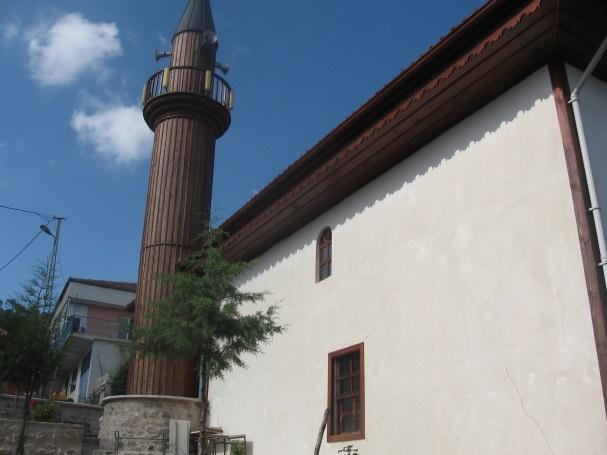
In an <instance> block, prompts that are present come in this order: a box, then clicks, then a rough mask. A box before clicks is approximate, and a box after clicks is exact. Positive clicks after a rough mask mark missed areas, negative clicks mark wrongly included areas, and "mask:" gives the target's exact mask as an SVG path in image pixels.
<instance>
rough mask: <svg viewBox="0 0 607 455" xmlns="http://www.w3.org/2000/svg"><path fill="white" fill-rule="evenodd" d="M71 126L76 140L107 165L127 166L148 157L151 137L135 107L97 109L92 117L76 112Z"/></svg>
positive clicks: (80, 111)
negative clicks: (90, 148) (90, 149)
mask: <svg viewBox="0 0 607 455" xmlns="http://www.w3.org/2000/svg"><path fill="white" fill-rule="evenodd" d="M71 124H72V128H74V130H75V131H76V134H77V135H78V139H79V140H80V141H81V142H82V143H83V144H86V145H90V146H92V147H93V150H94V151H95V153H96V154H97V155H99V156H101V157H102V158H103V159H104V160H106V161H108V162H110V163H113V164H117V165H128V164H132V163H135V162H136V161H139V160H142V159H146V158H148V157H149V156H150V154H151V151H152V141H153V134H152V132H151V131H150V130H149V129H148V127H147V125H146V124H145V122H144V120H143V117H142V115H141V109H140V108H139V107H137V106H123V105H119V106H109V107H100V108H97V109H96V110H95V111H94V112H93V113H91V114H88V113H86V112H84V111H82V110H77V111H75V112H74V114H73V116H72V122H71Z"/></svg>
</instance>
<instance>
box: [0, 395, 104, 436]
mask: <svg viewBox="0 0 607 455" xmlns="http://www.w3.org/2000/svg"><path fill="white" fill-rule="evenodd" d="M59 406H60V412H59V414H60V416H59V420H60V421H61V422H62V423H71V424H77V425H83V426H84V432H85V433H86V434H88V435H94V436H97V435H98V434H99V418H100V417H101V416H102V415H103V407H101V406H93V405H88V404H79V403H69V402H63V401H61V402H59ZM22 410H23V397H15V396H14V395H3V394H0V419H20V418H21V417H22V415H23V413H22Z"/></svg>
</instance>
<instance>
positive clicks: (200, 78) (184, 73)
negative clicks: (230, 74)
mask: <svg viewBox="0 0 607 455" xmlns="http://www.w3.org/2000/svg"><path fill="white" fill-rule="evenodd" d="M168 93H191V94H196V95H202V96H204V97H205V98H208V99H210V100H212V101H215V102H216V103H218V104H220V105H221V106H223V107H224V108H225V109H227V110H228V111H232V109H233V107H234V92H233V91H232V88H231V87H230V84H228V83H227V81H226V80H225V79H223V78H222V77H221V76H219V75H217V74H213V72H211V71H204V70H202V69H200V68H196V67H190V66H176V67H171V68H165V69H163V70H160V71H158V72H157V73H156V74H154V75H153V76H152V77H151V78H150V79H149V80H148V82H147V84H146V85H145V86H144V88H143V94H142V97H141V104H142V105H146V104H147V103H148V102H150V101H152V100H153V99H154V98H157V97H159V96H161V95H165V94H168Z"/></svg>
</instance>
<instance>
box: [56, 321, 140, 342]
mask: <svg viewBox="0 0 607 455" xmlns="http://www.w3.org/2000/svg"><path fill="white" fill-rule="evenodd" d="M57 332H58V337H57V341H56V343H55V345H56V346H57V348H61V347H62V346H63V345H65V343H67V341H68V340H69V338H70V337H71V336H72V335H74V334H81V335H89V336H98V337H102V338H109V339H112V340H124V341H129V340H130V339H131V324H130V322H127V321H126V320H123V321H107V320H104V319H95V318H89V317H83V316H68V317H66V318H65V319H64V320H63V321H62V323H61V325H60V326H59V327H58V330H57Z"/></svg>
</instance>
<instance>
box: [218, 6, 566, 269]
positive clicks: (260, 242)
mask: <svg viewBox="0 0 607 455" xmlns="http://www.w3.org/2000/svg"><path fill="white" fill-rule="evenodd" d="M554 10H555V4H554V2H552V1H541V0H537V1H532V2H527V3H526V4H525V6H524V8H521V9H520V10H518V11H516V14H513V15H512V16H509V17H506V18H504V19H503V20H502V22H501V23H500V24H498V26H497V27H494V30H492V31H491V33H488V34H487V35H485V36H484V37H483V38H482V39H478V37H477V43H476V45H475V46H473V47H472V48H471V49H469V50H468V52H467V53H466V54H463V55H461V56H458V57H457V58H456V59H455V61H453V62H452V65H451V66H449V67H446V68H444V69H443V70H442V71H440V72H438V73H437V74H435V75H434V77H432V78H427V79H428V82H427V83H426V84H425V85H423V86H421V87H418V89H417V90H416V91H414V92H411V93H410V96H408V97H406V98H405V99H404V100H403V99H401V100H400V104H399V105H398V106H397V107H396V109H392V111H391V112H388V113H387V114H386V113H385V114H384V116H383V117H382V118H380V119H379V120H378V121H376V122H375V123H374V124H372V125H371V126H370V127H368V128H367V129H366V130H363V131H362V132H360V131H359V134H358V136H357V137H356V138H355V139H354V140H353V141H350V143H349V144H347V145H345V146H344V147H342V148H341V150H338V151H336V152H334V153H333V154H332V155H331V156H330V157H329V158H328V159H327V160H326V161H325V162H324V163H322V166H319V167H317V168H316V169H315V170H314V171H313V172H310V173H309V174H308V175H307V176H306V177H305V178H304V179H303V180H302V181H300V182H298V184H296V185H292V186H291V187H290V188H286V189H285V190H284V191H278V190H277V194H276V195H275V200H274V202H273V203H272V204H269V206H268V207H266V208H264V210H262V211H261V212H260V213H259V214H257V215H256V216H252V217H251V218H250V219H244V218H241V219H240V220H235V219H232V220H228V222H227V223H226V224H224V226H222V229H224V230H225V231H226V232H228V233H229V234H230V237H229V238H228V240H227V241H226V242H225V243H224V252H225V254H226V256H227V257H229V258H231V259H252V258H253V257H255V256H257V255H258V254H260V253H261V252H262V251H263V250H265V249H266V248H267V247H269V246H271V244H273V243H276V242H277V241H279V240H280V239H282V238H285V237H286V236H287V235H289V234H290V233H292V232H294V231H295V230H296V229H297V228H298V227H301V226H302V225H303V224H305V222H306V220H308V221H309V220H310V219H312V218H314V217H316V216H318V215H319V214H321V213H322V212H323V211H325V210H327V209H328V208H330V207H331V206H333V205H335V204H336V203H338V202H339V201H340V200H343V199H344V198H345V197H347V195H348V194H349V193H351V192H352V191H354V190H355V189H357V188H359V187H361V186H362V185H364V184H365V183H367V182H368V181H370V180H372V179H373V178H375V177H377V176H378V175H380V174H381V173H383V172H385V171H386V170H387V169H386V167H385V166H384V167H383V168H382V167H381V166H378V167H377V168H372V169H371V170H372V171H373V172H368V178H367V179H366V180H365V179H363V180H361V181H360V182H356V183H355V184H350V185H348V182H347V180H348V179H347V178H346V176H345V175H347V173H345V172H344V171H343V169H340V168H339V167H338V166H335V165H336V161H340V160H341V162H342V163H343V164H342V166H346V165H347V164H348V161H349V160H351V159H353V158H352V155H354V154H355V153H353V152H352V151H353V150H355V151H356V150H358V151H359V149H364V148H368V147H369V146H370V145H372V143H373V142H374V141H377V140H383V141H386V140H389V139H390V134H397V133H393V131H394V129H393V128H394V127H395V125H397V124H399V123H401V124H402V123H403V122H406V121H409V122H410V123H411V124H414V126H417V127H418V128H419V125H418V124H423V122H429V120H428V118H427V116H426V117H424V116H420V118H418V119H413V118H412V117H411V116H412V115H413V114H415V113H418V114H419V112H423V109H424V108H425V107H427V103H428V102H429V101H431V100H433V99H435V98H436V97H437V96H443V99H445V101H444V103H448V102H449V96H450V95H449V93H450V92H449V89H451V90H452V92H451V99H453V96H456V95H457V92H455V91H454V90H456V89H457V87H458V85H457V84H458V82H460V81H461V80H463V79H462V78H464V77H466V76H467V75H468V74H470V73H471V72H474V71H480V70H479V69H478V68H480V66H479V65H480V64H479V61H485V60H487V59H489V58H493V60H494V63H495V65H498V66H499V65H500V64H502V63H503V61H504V58H502V57H504V56H503V55H502V56H501V57H500V56H499V52H500V51H501V52H506V53H507V51H508V49H509V47H508V46H510V49H511V48H513V46H514V47H516V45H517V40H518V41H520V42H521V43H522V45H520V46H519V49H518V52H525V47H526V46H530V47H528V48H527V52H526V54H525V55H520V56H519V57H520V60H521V61H520V68H525V72H524V73H521V74H518V75H517V74H512V73H510V74H509V77H513V78H514V82H517V81H518V80H520V79H521V78H522V77H524V76H525V75H527V74H529V72H530V69H529V68H526V66H528V65H529V61H528V60H529V59H528V58H525V57H529V56H530V55H532V51H533V47H534V46H537V44H538V40H537V38H538V36H541V37H542V39H543V40H544V41H542V43H543V46H544V49H542V50H541V53H542V55H540V57H541V59H542V61H543V63H546V62H547V60H548V57H549V54H550V53H551V52H552V51H553V49H554V46H555V44H554V42H553V41H554V40H553V38H552V35H550V32H551V30H552V28H553V27H554V23H555V20H554V18H553V17H552V16H551V14H553V13H554ZM538 24H539V25H538ZM529 31H530V32H529ZM524 32H528V33H530V34H532V35H533V36H532V38H533V39H528V41H526V42H523V41H524V39H522V40H521V39H519V38H518V37H519V36H520V35H521V34H524ZM524 38H525V37H524ZM526 38H529V37H526ZM533 57H537V55H533ZM508 58H509V59H510V58H512V57H511V56H508ZM506 60H507V59H506ZM538 62H539V61H538ZM538 62H534V63H533V67H534V68H536V67H537V66H538ZM510 66H513V67H515V68H516V67H517V62H514V63H513V64H511V65H510ZM532 69H533V68H532ZM504 72H505V71H502V73H500V72H496V71H491V70H486V69H485V70H484V72H483V73H482V74H483V77H489V78H491V79H492V78H499V77H500V76H503V74H504ZM491 79H489V80H486V81H485V84H486V86H487V87H488V88H487V90H488V96H486V94H481V95H483V96H478V100H476V101H475V100H472V101H471V103H472V108H468V109H460V111H461V112H460V117H458V118H457V119H449V121H447V122H442V125H441V126H442V127H445V126H452V125H453V124H455V123H457V121H458V120H461V119H463V118H465V116H466V115H469V114H470V113H471V112H473V110H474V109H477V108H479V107H481V106H482V105H484V104H486V103H487V102H489V100H490V99H491V98H490V97H495V96H497V95H499V93H500V91H501V92H503V91H505V90H506V89H508V88H510V87H511V86H512V85H513V81H504V80H497V81H495V83H494V82H493V81H492V80H491ZM496 88H497V89H496ZM451 104H453V103H451ZM435 110H436V109H435ZM407 117H408V118H409V120H407ZM401 118H404V119H402V120H401ZM430 123H432V125H430V129H436V128H435V127H436V126H437V125H439V124H441V122H430ZM436 130H437V131H435V132H434V133H433V132H427V134H426V135H425V136H424V138H425V142H420V141H419V140H414V141H413V142H414V143H415V146H416V147H417V148H419V147H421V146H422V145H423V144H424V143H427V142H428V140H430V139H431V138H432V137H435V136H436V135H438V134H440V130H438V129H436ZM443 131H444V130H443ZM401 135H402V134H401ZM393 142H394V141H393ZM409 144H410V143H405V144H395V145H398V146H399V147H401V148H402V147H403V145H405V146H406V145H409ZM414 151H415V150H411V147H407V153H400V152H398V153H397V154H396V155H394V156H392V157H390V156H387V157H386V156H385V154H384V158H383V160H384V163H385V164H388V165H389V166H393V165H394V164H396V163H397V162H398V161H400V160H402V159H404V158H406V157H407V156H409V155H410V154H411V153H412V152H414ZM344 156H346V157H347V159H344ZM330 167H333V168H334V171H333V172H334V173H335V175H341V176H342V177H343V178H342V180H341V182H340V184H341V185H342V187H343V188H344V189H345V190H346V191H345V192H340V191H339V190H338V189H337V188H336V187H335V186H333V191H332V193H331V194H330V195H327V194H325V195H323V196H322V198H323V199H324V200H323V201H321V202H318V206H317V207H316V210H310V208H309V207H308V208H306V207H305V201H306V199H309V198H310V196H313V195H314V194H315V193H316V192H315V191H314V190H315V188H317V187H322V185H321V184H320V182H321V181H322V180H324V179H326V178H328V176H329V175H330V174H331V171H330V169H329V168H330ZM344 174H345V175H344ZM350 183H351V182H350ZM341 193H344V194H341ZM336 195H339V198H336V197H335V196H336ZM304 208H306V210H304ZM289 217H291V220H290V221H291V225H289V224H288V223H287V221H285V220H286V219H288V218H289ZM293 217H295V218H300V220H297V222H296V223H293V221H294V220H295V219H294V218H293ZM268 223H271V224H272V225H273V226H274V230H275V232H274V234H273V235H271V236H269V237H268V234H269V227H268V226H264V225H266V224H268ZM281 223H282V227H281ZM278 231H282V232H278Z"/></svg>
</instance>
